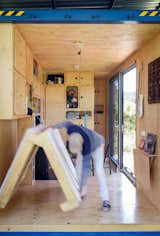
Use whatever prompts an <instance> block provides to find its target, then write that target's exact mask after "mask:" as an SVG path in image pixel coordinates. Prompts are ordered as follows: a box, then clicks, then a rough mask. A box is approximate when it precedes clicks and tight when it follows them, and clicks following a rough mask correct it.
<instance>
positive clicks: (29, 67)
mask: <svg viewBox="0 0 160 236" xmlns="http://www.w3.org/2000/svg"><path fill="white" fill-rule="evenodd" d="M26 79H27V82H28V83H29V84H31V83H32V81H33V56H32V53H31V51H30V49H29V48H28V47H26Z"/></svg>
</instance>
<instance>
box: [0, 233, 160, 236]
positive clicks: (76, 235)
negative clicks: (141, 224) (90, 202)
mask: <svg viewBox="0 0 160 236" xmlns="http://www.w3.org/2000/svg"><path fill="white" fill-rule="evenodd" d="M6 234H11V235H12V236H21V235H25V236H27V235H30V236H37V235H39V236H66V235H67V236H82V235H83V236H159V235H160V232H0V235H1V236H6Z"/></svg>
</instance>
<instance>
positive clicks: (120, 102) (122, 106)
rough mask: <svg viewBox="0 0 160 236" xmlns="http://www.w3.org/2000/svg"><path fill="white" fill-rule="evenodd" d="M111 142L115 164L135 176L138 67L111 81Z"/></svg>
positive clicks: (111, 151)
mask: <svg viewBox="0 0 160 236" xmlns="http://www.w3.org/2000/svg"><path fill="white" fill-rule="evenodd" d="M109 114H110V116H109V127H110V134H109V142H110V156H111V159H112V161H113V162H115V164H116V165H117V166H118V167H119V168H120V169H121V170H123V171H124V172H126V173H127V174H128V175H130V176H133V174H134V159H133V149H134V148H135V143H136V67H135V66H132V67H130V68H129V69H128V70H127V71H125V72H123V73H119V74H117V75H116V76H115V77H114V78H113V79H112V80H110V113H109Z"/></svg>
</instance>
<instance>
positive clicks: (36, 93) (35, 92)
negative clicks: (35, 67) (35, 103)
mask: <svg viewBox="0 0 160 236" xmlns="http://www.w3.org/2000/svg"><path fill="white" fill-rule="evenodd" d="M40 85H41V84H40V81H39V80H38V79H37V78H34V80H33V96H35V97H40V93H41V91H40V90H41V88H40Z"/></svg>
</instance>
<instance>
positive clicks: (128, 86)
mask: <svg viewBox="0 0 160 236" xmlns="http://www.w3.org/2000/svg"><path fill="white" fill-rule="evenodd" d="M123 79H124V80H123V91H124V92H130V93H132V92H135V91H136V67H135V68H134V69H132V70H130V71H129V72H127V73H126V74H124V77H123Z"/></svg>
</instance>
